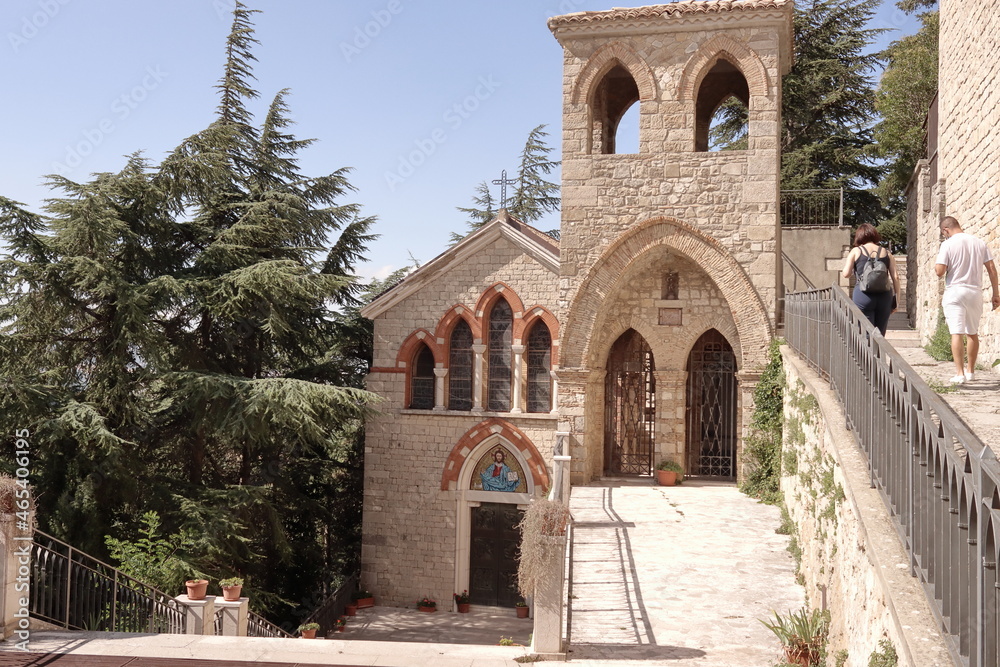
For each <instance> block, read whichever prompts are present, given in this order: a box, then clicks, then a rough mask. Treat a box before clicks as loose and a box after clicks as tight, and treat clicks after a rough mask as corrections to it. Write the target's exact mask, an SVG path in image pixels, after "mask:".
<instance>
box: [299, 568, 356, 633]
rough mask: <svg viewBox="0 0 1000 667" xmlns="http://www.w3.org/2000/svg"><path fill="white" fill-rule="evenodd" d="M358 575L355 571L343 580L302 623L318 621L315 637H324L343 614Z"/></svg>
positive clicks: (354, 588)
mask: <svg viewBox="0 0 1000 667" xmlns="http://www.w3.org/2000/svg"><path fill="white" fill-rule="evenodd" d="M358 579H359V575H358V573H357V572H355V573H354V574H352V575H351V576H349V577H348V578H347V579H345V580H344V583H342V584H341V585H340V587H339V588H338V589H337V590H335V591H334V592H333V593H331V594H330V595H329V596H328V597H327V598H326V599H325V600H323V602H322V603H321V604H320V605H319V606H318V607H317V608H316V611H314V612H313V613H312V614H310V615H309V618H307V619H306V620H304V621H303V623H319V627H320V629H319V630H318V631H317V632H316V636H317V637H324V636H326V633H328V632H330V631H331V630H333V628H334V625H335V624H336V622H337V619H338V618H340V617H341V616H343V615H344V607H346V606H347V603H348V602H350V601H351V595H352V594H353V593H354V591H356V590H358Z"/></svg>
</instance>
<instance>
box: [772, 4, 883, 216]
mask: <svg viewBox="0 0 1000 667" xmlns="http://www.w3.org/2000/svg"><path fill="white" fill-rule="evenodd" d="M878 5H879V0H811V2H805V3H797V4H796V8H795V19H794V31H795V46H794V50H795V63H794V65H793V66H792V70H791V71H790V72H789V73H788V74H787V75H786V76H785V78H784V81H783V83H782V130H781V153H782V158H781V187H782V188H783V189H809V188H840V187H842V188H844V199H845V202H844V209H845V218H846V219H847V221H848V222H849V223H850V224H851V225H858V224H860V223H862V222H871V223H877V222H878V220H879V219H880V218H881V215H882V209H881V206H880V205H879V200H878V197H877V196H876V195H875V194H874V193H873V192H872V191H871V188H872V187H873V186H874V185H875V184H877V183H878V181H879V180H880V178H881V175H882V172H883V168H882V167H881V166H880V165H879V164H878V163H877V162H876V161H875V160H874V153H873V144H874V140H873V137H872V125H873V119H874V118H875V116H876V113H875V90H874V82H873V75H874V73H875V71H876V70H877V68H878V66H879V64H880V62H881V56H880V55H879V54H877V53H866V50H867V49H868V47H869V46H870V45H871V44H872V42H873V40H874V38H875V37H876V36H878V35H879V34H880V33H881V32H883V30H881V29H877V28H867V27H866V26H867V25H868V24H869V23H870V21H871V19H872V17H873V16H874V14H875V11H876V10H877V8H878Z"/></svg>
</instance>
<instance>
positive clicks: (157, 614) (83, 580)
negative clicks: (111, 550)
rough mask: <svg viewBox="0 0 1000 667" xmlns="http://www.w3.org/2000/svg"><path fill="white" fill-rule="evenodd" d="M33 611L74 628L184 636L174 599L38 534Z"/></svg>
mask: <svg viewBox="0 0 1000 667" xmlns="http://www.w3.org/2000/svg"><path fill="white" fill-rule="evenodd" d="M30 602H31V607H30V613H31V615H32V616H34V617H35V618H39V619H41V620H43V621H48V622H49V623H52V624H54V625H58V626H61V627H63V628H68V629H70V630H100V631H111V632H170V633H183V632H184V631H185V624H186V618H187V614H186V612H185V609H184V606H183V605H182V604H181V603H179V602H177V601H176V600H174V598H173V597H172V596H170V595H167V594H166V593H163V592H162V591H158V590H156V589H155V588H153V587H152V586H147V585H146V584H144V583H142V582H141V581H137V580H135V579H133V578H131V577H129V576H128V575H126V574H123V573H122V572H121V571H119V570H117V569H116V568H114V567H112V566H110V565H108V564H106V563H103V562H101V561H99V560H97V559H96V558H92V557H90V556H88V555H87V554H85V553H83V552H81V551H78V550H77V549H74V548H73V547H71V546H70V545H68V544H66V543H65V542H62V541H60V540H57V539H56V538H54V537H52V536H51V535H47V534H46V533H43V532H42V531H40V530H36V531H35V534H34V541H33V542H32V545H31V595H30Z"/></svg>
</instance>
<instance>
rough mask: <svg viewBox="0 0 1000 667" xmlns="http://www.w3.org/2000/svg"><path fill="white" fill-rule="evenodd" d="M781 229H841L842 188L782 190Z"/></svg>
mask: <svg viewBox="0 0 1000 667" xmlns="http://www.w3.org/2000/svg"><path fill="white" fill-rule="evenodd" d="M780 211H781V212H780V215H781V226H782V227H843V226H844V188H838V189H836V190H782V191H781V209H780Z"/></svg>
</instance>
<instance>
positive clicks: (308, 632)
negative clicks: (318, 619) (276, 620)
mask: <svg viewBox="0 0 1000 667" xmlns="http://www.w3.org/2000/svg"><path fill="white" fill-rule="evenodd" d="M317 630H319V623H303V624H302V625H300V626H299V634H300V635H301V636H302V638H303V639H316V631H317Z"/></svg>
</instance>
